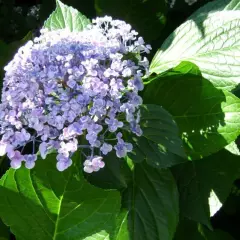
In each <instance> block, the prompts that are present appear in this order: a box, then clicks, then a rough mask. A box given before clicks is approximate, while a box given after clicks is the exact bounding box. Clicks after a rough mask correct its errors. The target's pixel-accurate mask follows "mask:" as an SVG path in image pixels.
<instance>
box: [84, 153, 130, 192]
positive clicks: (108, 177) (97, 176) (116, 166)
mask: <svg viewBox="0 0 240 240" xmlns="http://www.w3.org/2000/svg"><path fill="white" fill-rule="evenodd" d="M104 162H105V167H104V168H103V169H101V171H98V172H93V173H91V174H87V173H86V174H85V177H86V179H87V180H88V181H89V182H90V183H91V184H93V185H95V186H97V187H100V188H104V189H119V190H121V189H125V188H127V183H128V178H129V175H131V171H130V169H129V167H128V165H127V163H126V161H125V160H124V159H122V158H121V159H119V158H118V157H117V156H116V153H115V152H111V153H109V154H108V155H106V156H104Z"/></svg>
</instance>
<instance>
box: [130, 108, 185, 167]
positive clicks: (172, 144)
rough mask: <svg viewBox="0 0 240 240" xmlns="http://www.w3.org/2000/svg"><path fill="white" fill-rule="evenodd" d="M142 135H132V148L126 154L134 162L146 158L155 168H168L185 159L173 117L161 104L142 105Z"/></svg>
mask: <svg viewBox="0 0 240 240" xmlns="http://www.w3.org/2000/svg"><path fill="white" fill-rule="evenodd" d="M140 110H141V121H140V125H141V128H142V130H143V136H142V137H133V141H132V143H133V145H134V149H133V151H132V152H131V153H129V154H128V155H129V156H130V158H131V159H132V160H133V161H134V162H141V161H143V160H144V159H146V161H147V163H148V164H150V165H152V166H154V167H157V168H168V167H171V166H173V165H175V164H179V163H181V162H183V161H185V160H184V159H183V158H185V157H186V154H185V152H184V149H183V143H182V140H181V138H180V137H179V131H178V127H177V124H176V122H175V121H174V120H173V117H172V116H171V115H170V114H169V113H168V112H167V111H166V110H165V109H163V108H162V107H161V106H159V105H154V104H146V105H142V106H141V108H140Z"/></svg>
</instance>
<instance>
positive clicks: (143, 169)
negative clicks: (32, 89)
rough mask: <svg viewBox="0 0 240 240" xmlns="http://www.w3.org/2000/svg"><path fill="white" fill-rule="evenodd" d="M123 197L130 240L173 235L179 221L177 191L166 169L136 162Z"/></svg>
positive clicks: (166, 239) (161, 237)
mask: <svg viewBox="0 0 240 240" xmlns="http://www.w3.org/2000/svg"><path fill="white" fill-rule="evenodd" d="M125 200H126V201H125V204H126V206H127V208H128V210H129V216H128V224H129V231H130V235H131V240H159V239H164V240H171V239H172V238H173V235H174V232H175V230H176V226H177V223H178V192H177V187H176V184H175V181H174V179H173V177H172V175H171V173H170V171H169V170H158V169H155V168H152V167H151V166H149V165H147V164H146V163H141V164H136V165H135V167H134V170H133V183H132V186H131V185H130V186H129V189H128V190H127V191H126V192H125ZM119 240H120V239H119Z"/></svg>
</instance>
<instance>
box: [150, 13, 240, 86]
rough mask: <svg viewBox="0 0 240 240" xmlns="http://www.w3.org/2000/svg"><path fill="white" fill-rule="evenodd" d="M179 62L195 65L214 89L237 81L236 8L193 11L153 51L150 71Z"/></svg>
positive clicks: (239, 30)
mask: <svg viewBox="0 0 240 240" xmlns="http://www.w3.org/2000/svg"><path fill="white" fill-rule="evenodd" d="M181 61H191V62H193V63H195V64H197V65H198V66H199V68H200V70H201V72H202V74H203V76H204V77H205V78H207V79H209V80H210V81H211V82H212V83H213V84H214V86H216V87H217V88H221V89H225V90H232V89H234V88H235V87H236V86H237V85H238V84H239V83H240V69H239V62H240V11H221V12H213V13H209V14H207V16H206V14H197V15H196V16H195V17H191V18H190V19H188V20H187V21H186V22H185V23H184V24H182V25H181V26H180V27H178V28H177V29H176V30H175V31H174V32H173V33H172V34H171V35H170V36H169V37H168V38H167V40H166V41H165V42H164V43H163V45H162V46H161V48H160V49H159V51H158V52H157V53H156V55H155V57H154V59H153V61H152V63H151V66H150V72H152V73H153V72H155V73H161V72H164V71H166V70H168V69H170V68H172V67H175V66H176V65H177V64H179V62H181Z"/></svg>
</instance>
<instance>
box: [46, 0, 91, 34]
mask: <svg viewBox="0 0 240 240" xmlns="http://www.w3.org/2000/svg"><path fill="white" fill-rule="evenodd" d="M56 5H57V7H56V10H55V11H54V12H53V13H52V14H51V15H50V16H49V18H48V19H47V20H46V21H45V23H44V27H45V28H48V29H49V30H57V29H64V28H67V29H69V30H70V31H79V32H80V31H82V30H83V29H85V28H86V26H87V25H89V24H90V21H89V19H88V18H87V17H86V16H84V15H83V14H81V13H80V12H78V11H77V10H76V9H74V8H72V7H69V6H67V5H65V4H63V3H62V2H61V1H59V0H56Z"/></svg>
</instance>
